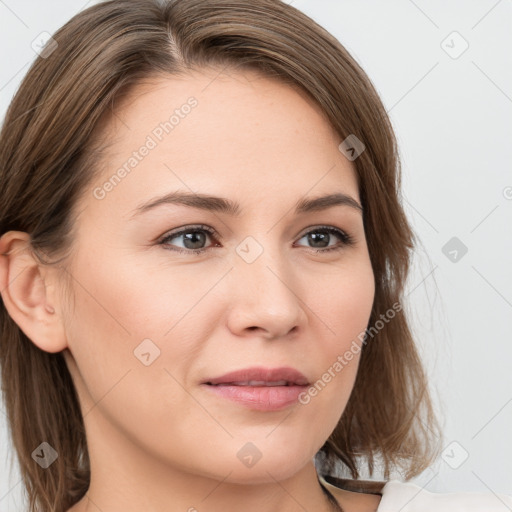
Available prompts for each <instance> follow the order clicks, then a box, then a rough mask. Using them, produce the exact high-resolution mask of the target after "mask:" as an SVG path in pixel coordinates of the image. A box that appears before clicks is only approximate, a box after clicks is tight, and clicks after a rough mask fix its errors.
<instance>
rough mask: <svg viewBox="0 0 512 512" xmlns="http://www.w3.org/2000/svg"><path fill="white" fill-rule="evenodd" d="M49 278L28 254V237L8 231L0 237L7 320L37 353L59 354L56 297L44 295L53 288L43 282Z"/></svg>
mask: <svg viewBox="0 0 512 512" xmlns="http://www.w3.org/2000/svg"><path fill="white" fill-rule="evenodd" d="M51 276H54V273H52V272H50V271H48V269H47V268H45V267H43V266H42V265H41V263H40V262H39V261H38V260H37V259H36V257H35V256H34V254H33V252H32V251H31V250H30V236H29V235H28V233H25V232H22V231H8V232H6V233H4V234H3V235H2V237H0V292H1V295H2V300H3V303H4V306H5V308H6V309H7V312H8V313H9V316H10V317H11V318H12V319H13V320H14V321H15V322H16V324H18V326H19V328H20V329H21V330H22V331H23V332H24V333H25V334H26V335H27V336H28V337H29V338H30V340H32V342H33V343H34V344H35V345H36V346H37V347H39V348H40V349H41V350H44V351H45V352H60V351H61V350H64V349H65V348H66V347H67V340H66V336H65V331H64V327H63V323H62V320H61V318H60V317H59V315H58V314H56V312H55V306H58V305H57V304H56V303H55V301H56V299H57V297H56V296H51V294H50V293H49V291H48V290H49V289H53V288H54V286H48V284H49V283H47V282H45V280H49V279H50V277H51ZM52 284H56V283H52ZM54 305H55V306H54Z"/></svg>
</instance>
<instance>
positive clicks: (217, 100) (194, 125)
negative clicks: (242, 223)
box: [94, 69, 358, 203]
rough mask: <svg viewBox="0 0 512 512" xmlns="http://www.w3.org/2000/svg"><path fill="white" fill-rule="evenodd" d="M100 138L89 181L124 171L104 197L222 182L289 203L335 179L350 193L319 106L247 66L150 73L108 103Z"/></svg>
mask: <svg viewBox="0 0 512 512" xmlns="http://www.w3.org/2000/svg"><path fill="white" fill-rule="evenodd" d="M104 137H105V138H107V139H109V140H110V141H111V146H110V147H109V148H108V150H107V152H106V154H105V158H104V159H103V162H102V164H103V166H102V167H103V169H104V172H103V174H102V176H101V179H100V182H99V184H100V185H101V184H102V183H105V180H109V179H110V178H111V177H113V175H114V174H115V173H116V172H117V171H118V170H120V169H124V172H121V173H120V174H122V175H123V176H122V179H121V180H117V179H116V180H114V181H119V183H116V184H115V186H114V187H110V188H111V189H112V188H113V190H111V191H109V196H108V197H109V201H121V200H123V199H124V200H129V201H131V202H132V203H133V201H135V200H137V199H138V201H136V202H140V199H141V197H142V196H146V195H148V194H152V193H154V192H157V191H167V190H175V189H177V188H179V189H187V188H188V189H190V190H193V191H201V192H206V193H212V194H216V195H223V194H221V192H222V191H223V190H225V188H226V187H228V188H230V189H232V190H234V191H236V192H237V193H240V194H241V196H244V195H245V197H246V198H247V199H249V198H250V197H249V195H250V196H257V197H261V196H262V194H266V196H267V197H268V196H269V194H271V191H272V190H273V191H276V192H277V193H279V192H281V193H287V194H288V195H290V196H292V195H293V196H294V199H295V200H296V199H297V198H298V197H299V196H303V195H305V194H306V193H307V192H308V190H312V192H313V193H316V192H318V193H322V192H331V191H332V190H331V189H334V188H337V191H340V186H341V191H343V192H347V193H351V194H352V195H353V196H354V197H355V198H358V190H357V178H356V174H355V169H354V167H353V165H352V163H351V162H349V161H348V160H347V159H346V158H345V157H344V156H343V155H342V153H341V152H340V151H339V149H338V145H339V143H340V142H341V139H340V137H339V136H338V134H337V133H336V132H335V130H334V129H333V127H332V125H331V124H330V123H329V122H328V120H327V118H326V115H325V114H324V113H323V112H322V110H321V108H320V107H319V106H318V105H317V104H316V103H315V102H314V101H313V100H312V99H310V98H309V97H308V96H307V94H306V93H305V92H304V91H301V90H300V89H299V88H298V87H291V86H290V85H289V84H285V83H282V82H280V81H279V80H277V79H274V78H268V77H266V76H263V75H261V74H260V73H258V72H255V71H251V70H249V71H248V70H244V71H240V70H236V71H230V72H229V73H227V72H224V73H223V72H221V70H217V69H204V70H203V69H202V70H200V71H191V72H188V73H186V74H183V75H180V76H176V77H175V76H172V77H170V76H159V77H153V78H152V79H151V80H147V81H145V82H144V83H142V84H139V85H138V86H136V87H135V88H133V89H132V90H131V91H130V93H129V94H128V95H127V96H125V97H124V98H123V99H122V100H121V101H119V102H117V104H116V107H115V109H114V115H113V116H112V117H111V119H110V121H109V123H108V125H107V129H106V130H105V132H104ZM145 148H146V149H145ZM141 153H144V155H142V156H141ZM94 185H95V186H98V182H96V183H95V184H94ZM313 189H314V190H313ZM121 191H122V193H121ZM224 195H225V194H224ZM121 196H122V197H121Z"/></svg>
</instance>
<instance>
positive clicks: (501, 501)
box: [320, 475, 512, 512]
mask: <svg viewBox="0 0 512 512" xmlns="http://www.w3.org/2000/svg"><path fill="white" fill-rule="evenodd" d="M320 478H321V480H322V483H323V484H324V485H325V486H326V487H327V488H328V489H329V491H331V493H332V494H333V495H334V496H335V497H336V499H338V500H339V501H340V503H346V504H347V506H349V507H351V509H352V510H361V511H363V510H364V511H368V512H370V511H375V512H432V511H433V510H435V511H436V512H466V511H467V510H485V511H486V512H501V511H503V510H512V495H507V494H499V493H494V492H491V491H489V492H445V493H438V492H430V491H427V490H425V489H424V488H423V487H421V486H420V485H418V484H415V483H412V482H400V481H399V480H389V481H388V482H378V481H372V480H350V479H344V478H335V477H332V476H329V475H322V476H321V477H320Z"/></svg>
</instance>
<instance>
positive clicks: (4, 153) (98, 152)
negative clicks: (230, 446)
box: [0, 0, 441, 511]
mask: <svg viewBox="0 0 512 512" xmlns="http://www.w3.org/2000/svg"><path fill="white" fill-rule="evenodd" d="M53 38H54V39H55V40H56V42H57V44H58V46H57V47H56V48H53V51H50V48H48V54H47V55H44V54H43V56H40V57H38V58H37V59H36V60H35V62H34V63H33V65H32V67H31V68H30V70H29V71H28V73H27V75H26V76H25V78H24V80H23V81H22V83H21V86H20V87H19V90H18V91H17V93H16V95H15V97H14V99H13V100H12V102H11V104H10V106H9V109H8V111H7V114H6V118H5V121H4V124H3V127H2V131H1V133H0V179H1V182H2V185H1V187H0V234H2V233H4V232H6V231H9V230H19V231H24V232H27V233H29V234H30V247H31V248H32V250H33V251H34V254H35V255H36V256H38V258H39V261H41V263H42V264H48V265H50V264H55V263H56V261H53V262H49V261H47V262H44V261H43V259H42V257H41V256H40V254H41V253H44V254H46V255H47V256H51V257H53V258H55V257H57V256H62V258H61V259H59V260H57V261H61V260H62V259H65V255H66V253H67V252H69V251H70V249H71V248H72V244H73V226H74V220H75V218H76V217H74V209H73V207H74V205H75V204H76V203H77V200H78V198H79V197H80V194H81V193H82V192H83V191H84V190H85V188H86V187H87V185H88V184H89V183H91V181H92V180H93V179H94V177H95V176H94V174H95V173H98V172H99V163H100V162H101V156H102V154H103V153H102V152H103V150H104V149H105V148H106V147H108V141H107V143H106V144H105V145H103V146H101V144H100V139H99V137H98V134H99V133H100V127H101V126H103V124H102V122H103V121H105V120H106V119H107V120H108V119H109V117H110V116H111V115H112V108H113V104H114V100H116V101H117V100H118V99H119V98H120V97H121V96H123V95H126V94H128V92H129V91H130V90H131V89H132V88H133V86H135V85H136V84H139V83H141V82H142V81H143V80H146V79H150V78H152V77H156V76H167V77H172V76H175V75H177V74H180V73H186V72H187V70H188V69H200V68H201V67H205V66H216V67H218V68H219V69H221V68H227V69H235V68H240V69H244V68H245V69H252V70H259V71H260V72H261V73H263V74H264V75H266V76H268V77H275V78H276V79H279V80H281V81H284V82H286V83H288V84H290V85H293V86H295V87H299V88H300V89H301V90H302V91H304V92H305V93H306V94H307V95H308V96H309V97H310V98H312V99H313V100H314V101H315V102H316V103H317V104H318V105H319V106H320V108H321V109H322V111H323V112H324V113H325V116H326V119H328V121H329V122H330V123H331V124H332V126H333V127H334V129H335V130H336V132H337V133H338V134H339V136H340V142H341V141H342V140H344V139H345V138H346V137H347V136H349V135H350V134H353V135H356V136H357V138H358V139H359V140H361V141H363V143H364V145H365V150H364V151H363V152H362V154H361V155H360V156H359V157H358V158H357V159H355V160H354V162H353V163H354V166H355V169H356V173H357V177H358V182H359V190H360V198H361V201H362V205H363V208H364V213H363V219H364V227H365V233H366V238H367V243H368V249H369V254H370V259H371V263H372V267H373V271H374V275H375V299H374V304H373V309H372V313H371V317H370V320H369V326H374V325H375V324H376V323H377V322H378V321H379V319H381V318H382V316H381V315H383V314H385V313H386V311H388V310H389V309H390V308H391V306H392V305H393V304H395V303H400V301H401V300H402V297H403V288H404V283H405V280H406V277H407V275H408V271H409V265H410V256H411V250H412V249H413V248H414V240H415V236H414V234H413V232H412V230H411V227H410V226H409V224H408V222H407V219H406V216H405V214H404V211H403V209H402V206H401V199H400V167H399V158H398V151H397V145H396V140H395V136H394V133H393V130H392V127H391V124H390V121H389V119H388V117H387V114H386V111H385V109H384V107H383V105H382V103H381V101H380V99H379V97H378V94H377V93H376V91H375V89H374V87H373V85H372V83H371V82H370V80H369V78H368V77H367V76H366V74H365V73H364V71H363V70H362V69H361V68H360V66H359V65H358V64H357V63H356V61H355V60H354V59H353V58H352V57H351V56H350V55H349V53H348V52H347V51H346V50H345V48H344V47H343V46H342V45H341V44H340V42H339V41H337V40H336V39H335V38H334V37H333V36H332V35H330V34H329V33H328V32H327V31H326V30H325V29H323V28H322V27H320V26H319V25H318V24H316V23H315V22H314V21H313V20H312V19H310V18H309V17H308V16H306V15H305V14H303V13H302V12H300V11H299V10H297V9H295V8H294V7H292V6H290V5H287V4H285V3H283V2H280V1H278V0H206V1H205V0H174V1H173V0H171V1H168V2H159V1H158V0H112V1H105V2H102V3H99V4H96V5H94V6H92V7H90V8H88V9H86V10H84V11H82V12H80V13H79V14H77V15H76V16H75V17H73V18H72V19H71V20H70V21H69V22H68V23H66V24H65V25H64V26H63V27H62V28H60V29H59V30H58V31H57V32H56V33H55V34H54V35H53ZM0 315H1V318H0V363H1V368H2V390H3V395H4V401H5V407H6V412H7V416H8V421H9V428H10V434H11V436H12V440H13V443H14V448H15V451H16V454H17V456H18V460H19V463H20V469H21V474H22V477H23V481H24V485H25V489H26V491H27V493H28V497H29V506H30V510H31V511H33V510H36V506H38V507H42V510H44V511H62V510H67V509H68V508H69V507H71V506H72V505H73V504H74V503H76V502H77V501H79V500H80V499H81V498H82V497H83V495H84V494H85V492H86V491H87V489H88V486H89V479H90V466H89V457H88V452H87V442H86V436H85V430H84V423H83V419H82V416H81V412H80V407H79V402H78V398H77V395H76V392H75V389H74V386H73V382H72V379H71V376H70V373H69V371H68V369H67V366H66V364H65V361H64V357H63V355H62V353H48V352H45V351H42V350H40V349H39V348H38V347H36V346H35V345H34V343H32V342H31V341H30V340H29V338H28V337H27V336H26V335H25V334H24V333H23V332H22V331H21V329H20V328H19V327H18V325H17V324H16V323H15V322H14V321H13V320H12V319H11V317H10V316H9V314H8V313H7V311H6V308H5V306H4V304H3V302H2V308H1V311H0ZM440 439H441V437H440V428H439V425H438V423H437V418H436V417H435V414H434V412H433V404H432V401H431V397H430V394H429V390H428V386H427V381H426V376H425V373H424V370H423V367H422V364H421V360H420V358H419V355H418V352H417V349H416V347H415V344H414V341H413V338H412V334H411V331H410V329H409V325H408V320H407V316H406V314H405V311H404V309H403V308H400V310H399V311H396V314H395V315H394V318H393V319H392V320H391V321H389V322H386V323H385V325H384V326H383V327H382V328H381V329H380V330H379V332H378V333H377V334H376V335H375V337H373V335H372V340H371V341H369V342H367V343H365V344H364V345H363V348H362V352H361V359H360V366H359V370H358V374H357V378H356V382H355V386H354V389H353V392H352V394H351V396H350V399H349V401H348V404H347V406H346V409H345V411H344V413H343V415H342V417H341V419H340V421H339V424H338V425H337V426H336V428H335V430H334V432H333V433H332V435H331V436H330V438H329V439H328V440H327V441H326V443H325V444H324V446H323V447H322V448H321V450H320V452H319V453H318V454H317V459H316V463H317V464H318V465H319V466H320V472H321V473H323V474H329V473H330V474H332V475H334V474H335V473H336V471H337V469H339V468H340V467H341V468H345V469H348V471H350V474H351V476H352V478H354V479H357V478H359V476H360V474H361V473H360V468H361V466H360V462H361V461H358V460H357V459H358V458H361V459H362V461H366V463H367V465H368V468H369V470H370V475H373V474H374V460H375V457H380V458H381V459H382V463H383V469H384V478H388V477H389V474H390V473H389V471H390V470H394V469H395V468H397V469H400V468H402V469H405V470H406V479H409V478H412V477H413V476H415V475H417V474H419V473H420V472H422V471H423V470H424V469H426V468H427V467H428V466H429V465H430V464H431V463H432V462H433V461H434V459H435V458H436V457H437V456H438V454H439V447H438V445H436V443H438V441H439V440H440ZM42 441H47V442H48V443H49V444H50V445H51V446H52V447H53V448H55V450H56V451H57V452H58V454H59V456H58V458H57V460H56V461H55V462H54V463H53V464H52V465H51V466H50V467H49V468H48V469H45V470H43V469H41V467H39V465H37V464H36V463H35V462H34V460H32V457H31V453H32V452H33V451H34V449H35V448H36V447H37V446H38V445H39V444H40V443H41V442H42Z"/></svg>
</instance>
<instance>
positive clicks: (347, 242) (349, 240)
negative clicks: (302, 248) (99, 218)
mask: <svg viewBox="0 0 512 512" xmlns="http://www.w3.org/2000/svg"><path fill="white" fill-rule="evenodd" d="M198 231H199V232H200V231H206V232H207V233H208V234H209V235H210V236H212V237H214V238H215V237H217V236H218V235H217V232H216V231H215V230H213V229H212V228H209V227H208V226H202V225H200V226H189V227H187V228H186V229H181V230H180V231H177V232H175V233H169V234H167V235H165V236H164V237H163V238H162V239H160V241H159V242H158V243H159V245H164V246H165V245H166V244H167V242H168V241H169V240H171V239H173V238H176V237H178V236H180V235H183V234H185V233H192V232H194V233H195V232H198ZM317 231H324V232H327V233H329V234H332V235H336V236H338V237H339V238H340V239H341V244H340V245H338V246H334V247H329V248H327V249H315V248H310V250H311V251H313V252H316V253H326V252H330V251H340V250H341V249H343V248H344V247H348V246H352V245H354V244H355V240H354V238H353V237H352V236H351V235H349V234H347V233H345V232H344V231H341V230H340V229H337V228H334V227H331V226H318V227H315V228H314V229H312V230H310V231H307V232H306V233H304V234H303V235H302V236H301V237H300V238H304V237H305V236H306V235H308V234H309V233H314V232H317ZM167 249H168V250H171V251H176V252H178V253H186V254H192V255H199V254H202V253H204V252H206V251H208V250H210V249H213V247H206V248H204V249H182V248H176V247H173V248H172V249H171V248H170V247H167Z"/></svg>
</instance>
